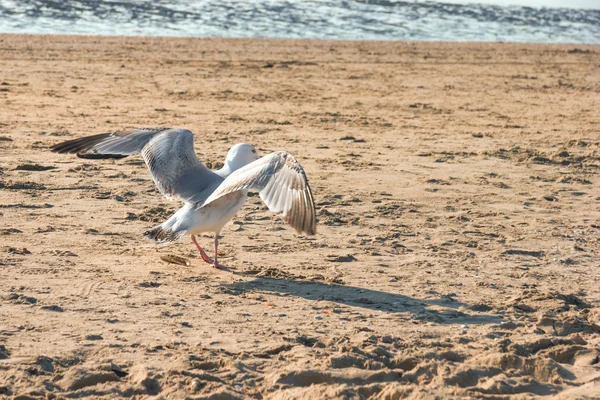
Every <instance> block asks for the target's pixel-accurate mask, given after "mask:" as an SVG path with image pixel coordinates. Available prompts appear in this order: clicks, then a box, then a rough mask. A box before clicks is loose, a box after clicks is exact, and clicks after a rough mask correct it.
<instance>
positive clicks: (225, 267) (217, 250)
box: [212, 232, 231, 271]
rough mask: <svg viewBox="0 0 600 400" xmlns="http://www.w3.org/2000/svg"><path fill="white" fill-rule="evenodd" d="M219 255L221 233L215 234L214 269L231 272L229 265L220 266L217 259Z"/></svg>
mask: <svg viewBox="0 0 600 400" xmlns="http://www.w3.org/2000/svg"><path fill="white" fill-rule="evenodd" d="M218 255H219V232H217V233H215V262H214V263H213V265H212V266H213V267H214V268H217V269H222V270H223V271H229V270H230V269H231V267H228V266H227V265H223V264H219V262H218V261H217V257H218Z"/></svg>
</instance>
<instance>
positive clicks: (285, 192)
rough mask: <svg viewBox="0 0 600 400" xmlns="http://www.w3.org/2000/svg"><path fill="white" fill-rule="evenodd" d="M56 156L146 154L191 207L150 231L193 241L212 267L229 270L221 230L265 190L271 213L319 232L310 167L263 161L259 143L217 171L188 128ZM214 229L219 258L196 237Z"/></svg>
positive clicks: (78, 147)
mask: <svg viewBox="0 0 600 400" xmlns="http://www.w3.org/2000/svg"><path fill="white" fill-rule="evenodd" d="M51 150H52V151H53V152H56V153H70V154H77V155H78V156H80V157H83V158H123V157H126V156H128V155H132V154H141V155H142V157H143V158H144V161H145V162H146V165H147V166H148V169H149V170H150V174H151V175H152V180H153V181H154V183H155V184H156V186H157V188H158V190H159V191H160V193H161V194H162V195H163V196H165V197H166V198H167V199H169V200H176V199H177V200H180V201H182V202H183V206H182V207H181V208H180V209H179V210H178V211H177V212H175V214H173V215H172V216H171V217H170V218H169V219H168V220H166V221H165V222H163V223H162V224H160V225H157V226H155V227H153V228H152V229H150V230H148V231H147V232H145V233H144V236H145V237H147V238H148V239H151V240H153V241H155V242H157V243H162V244H168V243H171V242H174V241H176V240H179V239H181V238H182V237H184V236H185V235H187V234H189V235H190V236H191V239H192V242H193V243H194V244H195V245H196V248H197V249H198V251H199V252H200V256H201V257H202V259H203V260H204V261H205V262H206V263H208V264H210V265H211V266H212V267H214V268H217V269H222V270H229V268H230V267H227V266H226V265H223V264H220V263H219V262H218V260H217V257H218V247H219V233H220V232H221V229H222V228H223V227H224V226H225V224H227V222H229V221H230V220H231V219H232V218H233V216H234V215H235V214H236V213H237V212H238V210H239V209H240V208H241V207H242V206H243V205H244V202H245V201H246V198H247V197H248V190H251V189H252V190H258V191H259V195H260V198H261V199H262V201H263V202H264V203H265V204H266V205H267V207H268V208H269V210H271V211H272V212H274V213H275V214H277V215H279V216H280V217H281V218H282V219H283V220H284V221H285V222H287V223H288V224H289V225H290V226H291V227H292V228H294V229H295V230H296V231H297V232H298V233H299V234H302V233H303V234H306V235H315V234H316V222H317V221H316V213H315V203H314V200H313V195H312V192H311V190H310V186H309V185H308V180H307V178H306V174H305V173H304V169H303V168H302V166H301V165H300V163H299V162H298V161H297V160H296V159H295V158H294V157H293V156H292V155H291V154H290V153H288V152H287V151H276V152H273V153H271V154H269V155H266V156H264V157H260V156H259V155H258V152H257V151H256V149H255V148H254V146H252V145H250V144H246V143H239V144H236V145H234V146H233V147H232V148H231V149H230V150H229V152H228V153H227V158H226V159H225V163H224V165H223V168H221V169H219V170H217V171H212V170H210V169H209V168H207V167H206V166H204V165H203V164H202V163H201V162H200V160H199V159H198V157H197V156H196V153H195V151H194V134H193V133H192V132H191V131H189V130H187V129H177V128H141V129H131V130H126V131H119V132H112V133H101V134H98V135H93V136H87V137H83V138H79V139H73V140H68V141H66V142H62V143H59V144H56V145H54V146H52V147H51ZM203 232H214V233H215V240H214V252H215V253H214V259H211V258H210V257H209V256H208V254H207V253H206V252H205V251H204V250H203V249H202V247H200V245H199V244H198V241H197V240H196V237H195V235H198V234H200V233H203Z"/></svg>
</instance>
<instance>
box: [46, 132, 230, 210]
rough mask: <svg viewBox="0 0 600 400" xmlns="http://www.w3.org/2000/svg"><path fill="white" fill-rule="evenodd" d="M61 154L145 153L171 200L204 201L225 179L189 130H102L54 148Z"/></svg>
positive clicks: (153, 174) (166, 195)
mask: <svg viewBox="0 0 600 400" xmlns="http://www.w3.org/2000/svg"><path fill="white" fill-rule="evenodd" d="M52 151H55V152H58V153H77V154H82V155H85V154H110V155H131V154H138V153H141V154H142V157H143V158H144V161H145V162H146V164H147V165H148V169H149V170H150V174H151V175H152V179H153V180H154V183H155V184H156V186H157V187H158V190H159V191H160V192H161V193H162V194H163V195H164V196H165V197H166V198H168V199H171V200H172V199H175V198H178V199H180V200H182V201H185V202H188V203H196V202H198V201H204V200H206V198H207V197H208V196H209V195H210V192H211V191H212V190H210V189H213V188H215V187H216V186H218V184H219V183H220V182H221V181H222V180H223V178H221V177H220V176H219V175H217V174H215V173H214V172H212V171H211V170H209V169H208V168H206V167H205V166H204V165H202V163H201V162H200V160H198V157H197V156H196V153H195V152H194V134H193V133H192V132H190V131H189V130H187V129H171V128H142V129H133V130H128V131H122V132H114V133H102V134H99V135H93V136H88V137H84V138H80V139H74V140H69V141H67V142H63V143H59V144H58V145H56V146H53V147H52Z"/></svg>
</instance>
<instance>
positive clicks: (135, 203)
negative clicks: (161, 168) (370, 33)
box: [0, 35, 600, 399]
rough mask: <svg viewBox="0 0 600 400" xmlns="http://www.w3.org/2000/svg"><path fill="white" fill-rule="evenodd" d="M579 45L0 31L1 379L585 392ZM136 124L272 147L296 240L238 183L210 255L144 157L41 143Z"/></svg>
mask: <svg viewBox="0 0 600 400" xmlns="http://www.w3.org/2000/svg"><path fill="white" fill-rule="evenodd" d="M599 54H600V47H598V46H581V45H577V46H574V45H525V44H456V43H454V44H440V43H405V42H329V41H301V40H221V39H210V40H209V39H205V40H203V39H157V38H99V37H63V36H17V35H13V36H11V35H0V105H1V107H0V187H1V190H0V216H1V218H2V226H1V227H0V272H1V274H0V276H1V277H2V279H1V280H0V302H1V306H0V397H1V396H2V395H7V396H11V395H23V396H28V397H21V398H23V399H24V398H61V397H83V396H92V397H94V398H115V397H119V396H123V397H131V396H138V398H141V397H143V396H147V395H159V396H162V397H163V398H184V397H185V396H188V398H194V397H198V398H207V397H209V396H213V397H210V398H215V399H216V398H223V399H225V398H227V399H230V398H268V399H292V398H298V399H300V398H302V399H304V398H306V399H309V398H344V399H346V398H377V399H398V398H404V397H406V398H414V399H417V398H434V397H435V396H437V397H438V398H455V397H456V398H465V397H466V398H469V397H475V398H478V397H481V398H496V399H505V398H506V399H508V398H515V399H517V398H519V399H520V398H529V397H532V396H535V395H557V396H558V397H560V398H585V397H584V396H588V397H587V398H594V396H597V395H598V393H600V362H599V356H600V335H599V334H600V327H599V325H600V308H599V306H600V281H599V278H600V269H599V266H600V265H599V262H600V261H599V260H600V252H599V250H598V249H599V244H600V209H599V207H598V204H599V201H600V191H599V190H598V185H599V184H600V175H599V173H600V125H599V121H600V120H599V111H598V110H600V64H599V61H598V60H599V58H598V57H599ZM150 126H173V127H184V128H188V129H190V130H192V131H193V132H194V133H195V135H196V139H195V145H196V149H197V153H198V155H199V157H200V159H201V160H203V161H205V162H206V163H207V164H209V165H211V166H212V167H218V166H219V163H220V162H222V160H223V159H224V157H225V154H226V152H227V149H228V148H229V147H230V146H231V145H233V144H235V143H238V142H248V143H252V144H254V145H255V146H257V148H258V149H259V150H260V151H261V152H262V153H267V152H270V151H274V150H280V149H286V150H288V151H289V152H291V153H292V154H293V155H295V156H296V157H297V158H298V160H299V161H300V162H301V163H302V164H303V166H304V168H305V170H306V171H307V175H308V177H309V180H310V182H311V186H312V188H313V192H314V195H315V199H316V203H317V207H318V220H319V225H318V235H317V236H315V237H304V236H298V235H296V234H295V233H294V232H293V230H291V229H288V228H287V226H286V225H285V224H284V223H283V222H282V221H280V220H279V219H278V217H276V216H274V215H273V214H272V213H270V212H269V211H268V210H266V208H265V207H264V205H263V204H262V203H261V201H260V199H259V198H258V197H257V196H256V197H251V198H249V201H248V203H247V204H246V206H245V207H244V208H243V209H242V211H240V213H239V214H238V215H237V216H236V217H235V219H234V223H232V224H230V225H228V226H227V227H226V228H225V229H224V231H223V232H222V234H223V239H222V240H221V247H220V249H221V250H222V254H221V255H220V257H221V258H220V259H221V260H222V261H223V262H224V263H226V264H229V265H231V266H234V267H236V268H237V269H236V273H234V274H231V273H226V272H222V271H215V270H212V269H210V268H209V267H208V266H207V265H206V264H205V263H203V262H202V260H201V259H200V258H199V257H198V254H197V252H196V250H195V248H194V246H193V244H192V243H191V241H190V240H189V238H186V239H185V240H183V241H181V242H178V243H177V244H175V245H173V246H170V247H164V248H157V247H156V246H155V245H154V244H152V243H150V242H148V241H146V240H145V239H144V238H143V236H142V235H143V232H144V231H145V230H147V229H148V228H150V227H152V226H153V225H155V224H156V223H158V222H161V221H162V220H164V219H166V218H167V217H168V216H169V215H170V214H171V213H172V212H173V211H174V210H176V208H177V207H178V204H177V203H173V202H169V201H167V200H165V199H164V198H163V197H161V196H160V194H159V193H158V191H157V190H156V189H155V187H154V185H153V183H152V180H151V178H150V175H149V174H148V172H147V170H146V167H145V165H144V164H143V161H142V160H141V158H140V157H129V158H126V159H123V160H116V161H115V160H84V159H79V158H77V157H75V156H68V155H58V154H53V153H50V152H49V151H48V148H49V147H50V146H51V145H53V144H55V143H58V142H60V141H63V140H68V139H71V138H75V137H80V136H83V135H90V134H96V133H102V132H110V131H116V130H122V129H127V128H133V127H150ZM200 243H201V244H203V245H204V246H205V247H208V248H210V246H211V243H212V237H210V235H206V236H205V237H202V238H201V239H200ZM165 255H175V256H178V257H184V258H186V259H188V260H189V265H177V264H171V263H167V262H165V261H163V260H162V259H161V256H165Z"/></svg>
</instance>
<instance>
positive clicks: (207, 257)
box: [191, 235, 214, 264]
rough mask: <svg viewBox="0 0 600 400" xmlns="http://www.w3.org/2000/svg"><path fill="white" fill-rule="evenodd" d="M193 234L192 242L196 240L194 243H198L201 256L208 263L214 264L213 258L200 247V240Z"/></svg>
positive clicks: (197, 246)
mask: <svg viewBox="0 0 600 400" xmlns="http://www.w3.org/2000/svg"><path fill="white" fill-rule="evenodd" d="M191 236H192V242H194V244H195V245H196V248H197V249H198V251H199V252H200V257H202V259H203V260H204V262H206V263H208V264H213V263H214V261H213V260H212V258H210V257H209V256H208V254H206V253H205V252H204V250H202V247H200V245H199V244H198V242H197V241H196V237H195V236H194V235H191Z"/></svg>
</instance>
